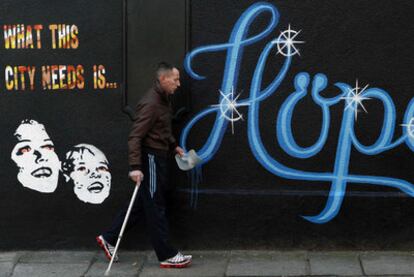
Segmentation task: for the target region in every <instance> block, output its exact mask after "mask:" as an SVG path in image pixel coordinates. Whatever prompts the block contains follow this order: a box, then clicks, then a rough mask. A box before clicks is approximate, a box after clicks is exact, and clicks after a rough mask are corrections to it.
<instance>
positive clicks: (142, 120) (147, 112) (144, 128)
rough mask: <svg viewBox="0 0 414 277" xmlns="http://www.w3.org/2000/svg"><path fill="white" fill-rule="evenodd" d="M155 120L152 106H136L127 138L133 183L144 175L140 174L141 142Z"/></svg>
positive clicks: (145, 104)
mask: <svg viewBox="0 0 414 277" xmlns="http://www.w3.org/2000/svg"><path fill="white" fill-rule="evenodd" d="M156 119H157V116H156V112H155V109H154V107H153V106H152V105H150V104H147V103H144V104H138V106H137V109H136V120H135V121H134V123H133V124H132V128H131V132H130V134H129V137H128V160H129V166H130V177H131V179H132V180H133V181H134V182H136V183H137V182H140V181H141V180H142V179H143V177H144V175H143V173H142V161H141V156H142V140H143V139H144V138H145V136H146V135H147V133H148V131H149V130H150V129H151V128H152V126H153V125H154V123H155V121H156Z"/></svg>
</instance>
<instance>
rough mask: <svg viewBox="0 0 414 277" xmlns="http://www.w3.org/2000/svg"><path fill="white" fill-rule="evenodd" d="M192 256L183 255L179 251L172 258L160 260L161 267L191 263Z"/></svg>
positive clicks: (180, 266)
mask: <svg viewBox="0 0 414 277" xmlns="http://www.w3.org/2000/svg"><path fill="white" fill-rule="evenodd" d="M192 258H193V256H191V255H183V254H181V253H180V252H178V253H177V255H175V256H174V257H172V258H169V259H167V260H165V261H162V262H160V267H161V268H184V267H188V266H190V265H191V261H192Z"/></svg>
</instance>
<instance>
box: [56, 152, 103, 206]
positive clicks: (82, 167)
mask: <svg viewBox="0 0 414 277" xmlns="http://www.w3.org/2000/svg"><path fill="white" fill-rule="evenodd" d="M62 171H63V174H64V176H65V180H66V181H67V182H70V181H72V182H73V191H74V193H75V194H76V196H77V197H78V198H79V200H81V201H83V202H85V203H91V204H100V203H102V202H103V201H104V200H105V199H106V198H107V197H108V196H109V192H110V189H111V173H110V172H109V163H108V160H107V159H106V157H105V154H104V153H102V151H101V150H99V149H98V148H96V147H95V146H93V145H90V144H78V145H75V146H74V147H73V148H72V149H71V150H70V151H69V152H67V153H66V158H65V161H64V162H63V164H62Z"/></svg>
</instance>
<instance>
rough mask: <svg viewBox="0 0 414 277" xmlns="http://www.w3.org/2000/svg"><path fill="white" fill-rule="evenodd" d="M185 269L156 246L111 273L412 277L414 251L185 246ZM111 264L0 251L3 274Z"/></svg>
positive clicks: (95, 270)
mask: <svg viewBox="0 0 414 277" xmlns="http://www.w3.org/2000/svg"><path fill="white" fill-rule="evenodd" d="M187 252H188V253H189V254H192V255H193V264H192V266H191V267H189V268H186V269H160V268H159V264H158V262H157V259H156V257H155V255H154V253H153V252H152V251H145V252H142V251H141V252H124V251H121V252H120V253H119V255H120V259H121V261H120V262H119V263H114V265H113V267H112V270H111V274H110V276H122V277H129V276H131V277H132V276H140V277H149V276H170V277H178V276H180V277H187V276H188V277H197V276H414V252H398V251H385V252H378V251H372V252H363V251H336V252H313V251H251V250H249V251H244V250H236V251H186V253H187ZM107 266H108V262H107V261H106V259H105V258H104V255H103V253H102V252H101V251H99V250H97V251H17V252H0V277H6V276H7V277H10V276H11V277H26V276H30V277H49V276H59V277H66V276H67V277H75V276H76V277H78V276H85V277H94V276H103V275H104V272H105V270H106V267H107Z"/></svg>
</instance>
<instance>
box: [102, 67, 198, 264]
mask: <svg viewBox="0 0 414 277" xmlns="http://www.w3.org/2000/svg"><path fill="white" fill-rule="evenodd" d="M179 86H180V72H179V71H178V69H177V68H175V67H173V66H171V65H169V64H167V63H164V62H162V63H160V64H159V65H158V68H157V71H156V81H155V83H154V85H153V87H152V88H151V89H150V90H149V91H148V92H147V94H146V95H145V96H144V97H143V98H142V100H141V101H140V102H139V103H138V105H137V109H136V119H135V121H134V123H133V126H132V129H131V133H130V135H129V138H128V149H129V157H128V158H129V165H130V168H131V171H130V172H129V177H130V178H131V179H132V181H134V182H135V183H136V185H139V184H140V183H141V186H140V188H139V190H138V195H137V198H136V200H135V203H134V206H133V208H132V210H131V214H130V218H129V221H128V224H127V226H126V229H125V231H128V230H129V229H130V228H131V227H132V226H134V225H135V224H136V223H137V221H138V220H139V218H140V217H141V216H145V218H146V222H147V227H148V230H149V233H150V236H151V243H152V246H153V247H154V250H155V253H156V255H157V257H158V260H159V261H160V267H161V268H183V267H187V266H189V265H190V264H191V260H192V256H191V255H183V254H181V253H180V252H178V251H177V250H176V249H175V248H173V247H172V246H171V245H170V244H169V242H168V235H169V231H168V222H167V218H166V215H165V193H166V190H167V186H168V171H169V168H168V163H169V161H168V157H169V154H170V150H174V151H175V153H178V154H179V155H180V156H182V155H184V151H183V149H182V148H180V147H179V146H177V143H176V140H175V138H174V137H173V135H172V127H171V119H172V109H171V104H170V102H169V98H168V96H169V95H173V94H174V92H175V91H176V90H177V88H178V87H179ZM126 212H127V206H126V207H125V208H124V209H123V210H122V211H121V212H120V213H119V214H118V215H117V217H116V218H115V220H114V221H113V223H112V226H111V228H110V229H109V230H108V231H106V232H104V233H102V234H101V235H99V236H98V237H96V240H97V242H98V244H99V246H100V247H101V248H102V249H103V250H104V251H105V254H106V257H107V258H108V259H109V260H110V259H111V258H112V254H113V251H114V249H115V247H114V246H113V245H114V244H115V242H116V239H117V237H118V235H119V232H120V230H121V227H122V223H123V221H124V218H125V215H126ZM114 260H115V261H116V260H118V257H114Z"/></svg>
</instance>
